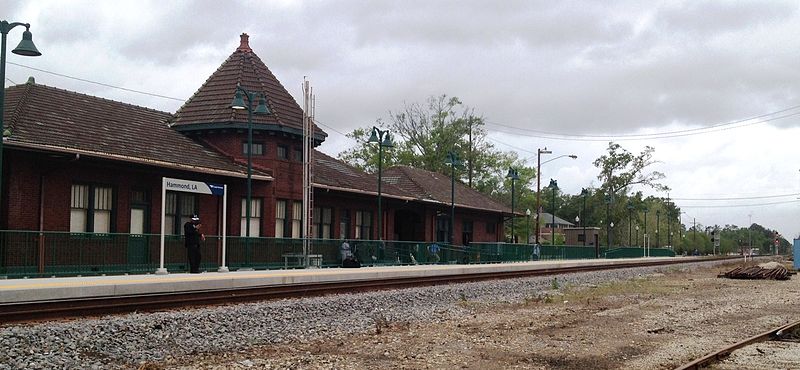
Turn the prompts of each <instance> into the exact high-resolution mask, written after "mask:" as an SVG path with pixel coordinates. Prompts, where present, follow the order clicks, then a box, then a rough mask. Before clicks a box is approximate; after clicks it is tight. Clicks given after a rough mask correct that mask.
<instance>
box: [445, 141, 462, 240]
mask: <svg viewBox="0 0 800 370" xmlns="http://www.w3.org/2000/svg"><path fill="white" fill-rule="evenodd" d="M445 163H447V164H449V165H450V244H455V228H456V166H458V165H460V164H461V161H460V160H459V159H458V156H457V155H456V153H454V152H452V151H450V152H448V153H447V161H446V162H445Z"/></svg>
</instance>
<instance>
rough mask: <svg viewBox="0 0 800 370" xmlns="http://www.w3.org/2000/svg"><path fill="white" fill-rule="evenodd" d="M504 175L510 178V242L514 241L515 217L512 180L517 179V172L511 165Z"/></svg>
mask: <svg viewBox="0 0 800 370" xmlns="http://www.w3.org/2000/svg"><path fill="white" fill-rule="evenodd" d="M506 177H507V178H509V179H511V242H512V243H515V240H514V219H515V218H516V217H517V215H516V213H514V205H515V204H516V203H515V199H514V198H515V194H514V193H515V188H514V182H515V181H517V180H519V173H518V172H517V170H515V169H514V168H513V167H509V168H508V174H506Z"/></svg>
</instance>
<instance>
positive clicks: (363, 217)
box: [355, 211, 372, 240]
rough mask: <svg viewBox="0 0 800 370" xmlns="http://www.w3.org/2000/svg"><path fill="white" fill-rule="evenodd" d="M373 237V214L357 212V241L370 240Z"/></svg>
mask: <svg viewBox="0 0 800 370" xmlns="http://www.w3.org/2000/svg"><path fill="white" fill-rule="evenodd" d="M371 235H372V212H367V211H356V235H355V236H356V239H367V240H368V239H370V237H371Z"/></svg>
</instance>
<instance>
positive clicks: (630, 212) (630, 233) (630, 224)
mask: <svg viewBox="0 0 800 370" xmlns="http://www.w3.org/2000/svg"><path fill="white" fill-rule="evenodd" d="M632 236H633V203H631V201H628V246H629V247H630V246H633V243H631V237H632ZM637 239H638V238H637Z"/></svg>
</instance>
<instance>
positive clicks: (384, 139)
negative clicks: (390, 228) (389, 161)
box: [369, 126, 394, 240]
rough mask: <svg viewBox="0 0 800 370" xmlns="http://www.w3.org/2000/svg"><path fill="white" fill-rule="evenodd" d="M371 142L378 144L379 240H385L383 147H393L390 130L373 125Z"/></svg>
mask: <svg viewBox="0 0 800 370" xmlns="http://www.w3.org/2000/svg"><path fill="white" fill-rule="evenodd" d="M369 142H370V143H373V144H378V240H383V210H381V183H382V182H383V148H392V147H394V143H392V138H391V136H390V135H389V130H381V129H379V128H377V127H375V126H372V134H371V135H370V136H369Z"/></svg>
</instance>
